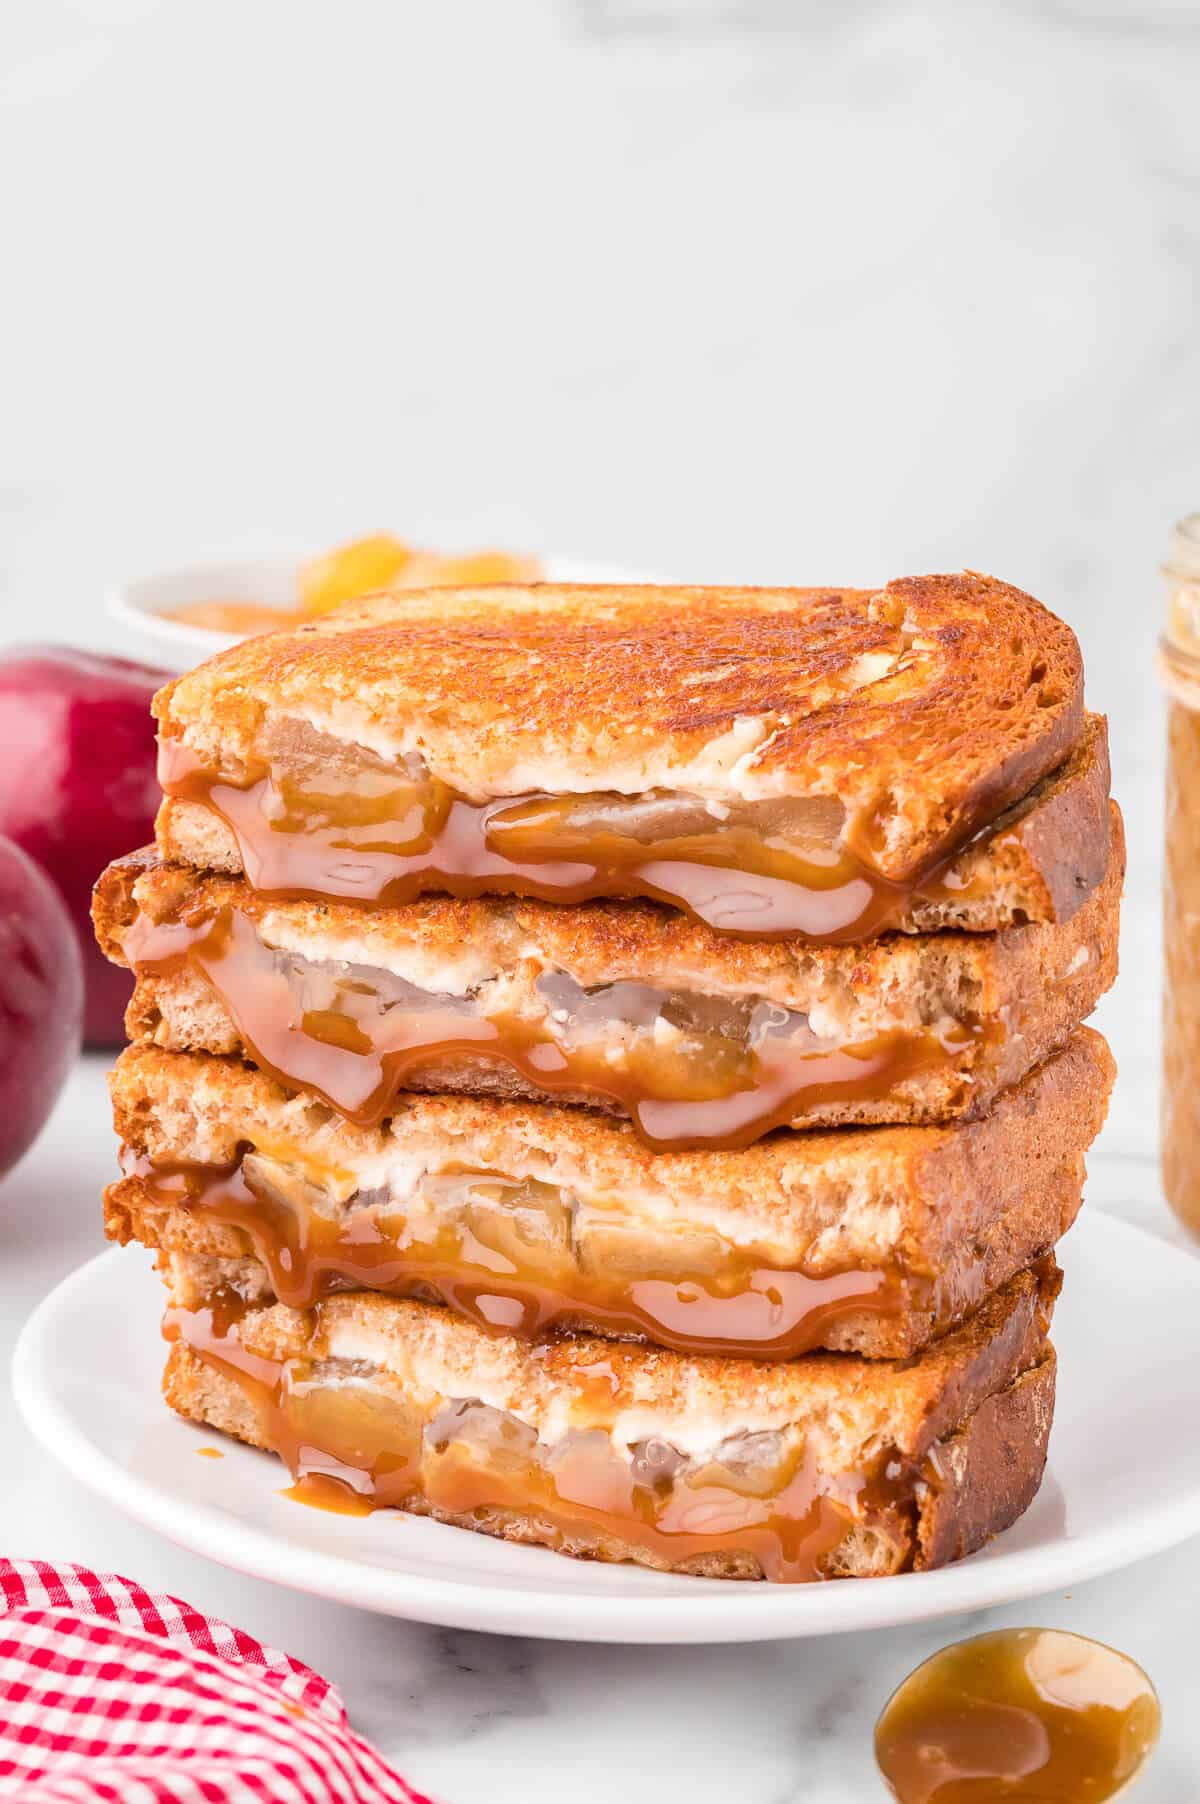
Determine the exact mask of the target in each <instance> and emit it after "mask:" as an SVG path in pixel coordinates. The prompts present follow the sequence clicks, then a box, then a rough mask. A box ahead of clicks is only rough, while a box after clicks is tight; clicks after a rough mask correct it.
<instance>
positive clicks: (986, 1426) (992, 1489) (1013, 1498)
mask: <svg viewBox="0 0 1200 1804" xmlns="http://www.w3.org/2000/svg"><path fill="white" fill-rule="evenodd" d="M1055 1377H1056V1362H1055V1357H1054V1350H1053V1348H1047V1351H1046V1355H1045V1357H1044V1358H1043V1359H1042V1360H1041V1361H1040V1363H1039V1364H1038V1365H1036V1366H1033V1367H1032V1368H1031V1369H1030V1370H1029V1371H1028V1372H1023V1373H1022V1374H1021V1376H1020V1377H1019V1378H1016V1379H1014V1380H1013V1382H1012V1384H1010V1385H1009V1386H1008V1388H1007V1389H1006V1390H1003V1391H997V1392H996V1393H995V1394H994V1395H993V1396H991V1397H985V1398H984V1400H983V1402H982V1403H981V1404H980V1405H979V1407H978V1409H976V1411H975V1412H974V1414H973V1415H972V1416H970V1417H968V1419H967V1421H966V1422H965V1423H964V1425H963V1426H962V1427H961V1428H959V1429H957V1430H956V1431H955V1433H954V1434H952V1435H948V1436H947V1437H946V1439H945V1440H944V1441H942V1442H940V1443H939V1445H938V1446H937V1448H936V1449H935V1450H934V1451H933V1453H932V1454H931V1456H930V1464H931V1465H932V1466H934V1467H935V1468H936V1470H937V1473H938V1482H937V1483H936V1484H933V1485H931V1486H930V1488H929V1489H928V1490H927V1491H926V1492H925V1493H924V1494H923V1495H922V1496H921V1498H920V1500H919V1504H920V1507H919V1513H918V1519H917V1530H916V1542H917V1550H916V1554H915V1556H914V1559H913V1565H914V1567H915V1568H916V1570H917V1571H919V1572H921V1571H928V1570H930V1569H931V1568H933V1567H936V1566H946V1565H949V1564H950V1562H951V1561H953V1560H961V1559H963V1558H964V1557H965V1556H966V1555H967V1554H970V1553H974V1552H975V1551H976V1549H977V1548H980V1547H982V1546H983V1545H984V1543H985V1542H987V1541H990V1540H991V1539H992V1538H993V1537H994V1536H996V1535H998V1534H1002V1533H1003V1531H1004V1530H1005V1529H1006V1528H1011V1526H1012V1524H1013V1523H1014V1522H1016V1521H1017V1519H1018V1518H1019V1517H1021V1516H1023V1515H1024V1514H1025V1511H1026V1510H1027V1509H1028V1508H1029V1506H1030V1504H1031V1503H1032V1502H1033V1500H1034V1498H1035V1497H1036V1496H1037V1494H1038V1490H1039V1488H1040V1486H1041V1482H1042V1475H1043V1473H1044V1472H1045V1469H1046V1452H1047V1449H1048V1447H1049V1443H1050V1429H1051V1425H1052V1423H1053V1421H1054V1391H1055Z"/></svg>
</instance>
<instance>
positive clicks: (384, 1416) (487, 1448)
mask: <svg viewBox="0 0 1200 1804" xmlns="http://www.w3.org/2000/svg"><path fill="white" fill-rule="evenodd" d="M246 1313H247V1310H246V1306H245V1305H244V1304H242V1303H240V1302H239V1300H238V1299H236V1298H234V1297H233V1296H232V1295H228V1296H224V1297H220V1298H215V1299H212V1300H210V1302H209V1304H208V1305H207V1306H205V1307H202V1308H198V1309H186V1308H180V1307H176V1308H171V1309H168V1311H167V1313H166V1316H165V1318H164V1324H163V1332H164V1335H165V1336H166V1338H167V1339H168V1340H170V1341H174V1340H177V1339H181V1340H183V1341H184V1342H185V1343H186V1344H187V1345H188V1346H189V1347H190V1348H191V1350H192V1351H193V1352H194V1353H196V1354H197V1355H198V1356H199V1357H200V1358H201V1359H203V1360H205V1361H206V1362H207V1363H208V1364H210V1365H212V1366H213V1367H214V1369H216V1370H218V1371H220V1372H222V1373H223V1374H224V1375H225V1376H227V1377H229V1378H231V1379H233V1380H234V1381H235V1382H236V1383H237V1384H238V1385H239V1386H240V1387H241V1389H242V1391H243V1393H244V1394H245V1395H246V1397H247V1398H248V1400H249V1401H250V1402H251V1404H252V1406H253V1407H254V1409H255V1411H256V1413H257V1417H258V1422H259V1430H260V1433H261V1436H262V1439H263V1442H264V1443H265V1444H266V1445H267V1446H268V1447H270V1448H271V1449H272V1450H273V1451H274V1452H276V1453H278V1454H279V1455H280V1456H281V1457H282V1458H283V1460H284V1461H285V1463H286V1464H287V1466H288V1468H289V1470H290V1471H291V1473H292V1475H293V1479H294V1480H295V1483H294V1484H293V1486H292V1487H291V1489H290V1490H289V1491H288V1492H287V1493H285V1495H288V1496H291V1497H294V1498H296V1499H297V1500H298V1501H301V1502H306V1503H313V1504H315V1505H316V1506H317V1507H319V1508H323V1509H329V1508H333V1509H336V1510H342V1511H344V1512H345V1513H348V1514H353V1515H358V1514H363V1513H365V1512H366V1511H368V1510H373V1509H389V1508H394V1509H413V1508H418V1509H419V1508H421V1507H422V1506H424V1507H426V1508H429V1509H433V1510H435V1511H439V1512H441V1513H443V1514H446V1515H451V1516H456V1517H460V1518H461V1517H466V1518H473V1520H474V1525H475V1526H479V1527H485V1526H490V1527H497V1526H499V1525H501V1524H502V1523H503V1522H504V1521H506V1520H508V1519H510V1518H512V1517H516V1516H520V1517H526V1518H527V1517H530V1516H532V1517H534V1518H535V1519H536V1521H537V1523H538V1527H539V1534H538V1539H539V1541H544V1542H545V1544H547V1545H549V1546H552V1547H554V1548H556V1549H559V1550H562V1549H563V1548H567V1549H569V1550H570V1551H573V1552H588V1551H596V1550H597V1549H600V1548H603V1547H604V1546H605V1544H606V1543H608V1544H610V1545H611V1540H612V1539H618V1540H620V1541H621V1542H623V1543H625V1544H627V1545H633V1546H636V1547H639V1548H641V1549H644V1550H645V1551H647V1552H649V1553H651V1554H653V1555H656V1556H657V1557H658V1558H659V1559H661V1560H662V1561H664V1562H665V1563H666V1564H667V1565H668V1566H671V1567H678V1566H683V1565H685V1564H687V1563H689V1562H693V1561H696V1560H700V1559H703V1558H705V1557H712V1556H722V1555H725V1556H727V1555H729V1554H743V1555H751V1556H753V1558H754V1559H755V1560H756V1561H757V1562H758V1564H759V1566H760V1567H761V1569H762V1572H763V1575H764V1576H765V1577H766V1578H768V1579H770V1580H774V1581H776V1582H781V1583H789V1584H796V1583H805V1582H808V1581H811V1580H815V1579H820V1578H823V1577H825V1576H826V1572H827V1563H828V1560H829V1557H830V1555H832V1554H833V1553H834V1552H835V1550H836V1549H837V1548H838V1546H839V1545H840V1543H841V1542H842V1540H843V1539H844V1538H845V1535H846V1533H847V1530H848V1528H849V1527H850V1525H851V1524H852V1522H855V1521H861V1520H864V1519H865V1520H867V1521H868V1522H869V1521H870V1520H872V1519H873V1518H882V1517H890V1518H891V1519H892V1520H893V1522H894V1521H895V1519H896V1517H897V1515H898V1514H903V1513H904V1512H905V1511H906V1510H909V1509H911V1505H912V1497H913V1490H914V1484H915V1480H916V1477H917V1472H916V1470H915V1469H914V1468H913V1467H912V1466H911V1465H908V1464H906V1463H905V1462H902V1461H899V1460H896V1459H889V1458H887V1456H886V1455H881V1456H880V1458H879V1460H878V1461H877V1462H876V1464H875V1466H874V1468H873V1470H872V1471H871V1472H869V1473H867V1472H861V1473H845V1474H840V1475H837V1476H834V1477H830V1476H828V1475H825V1474H822V1473H821V1472H820V1471H819V1470H818V1469H817V1466H816V1462H815V1460H814V1459H813V1457H812V1456H811V1454H810V1453H809V1452H808V1451H807V1449H806V1448H805V1447H804V1446H803V1445H800V1446H798V1447H792V1448H791V1449H790V1450H788V1451H786V1452H784V1453H783V1454H782V1455H781V1457H780V1459H779V1460H778V1461H777V1462H776V1463H775V1464H773V1465H769V1466H751V1467H748V1468H747V1467H742V1466H735V1465H732V1464H730V1463H728V1462H724V1461H720V1460H717V1459H713V1460H711V1461H709V1462H708V1463H707V1464H706V1465H704V1466H703V1467H701V1468H699V1469H698V1470H697V1469H694V1467H692V1466H691V1465H688V1464H687V1462H685V1461H684V1459H683V1458H682V1456H681V1455H679V1454H677V1453H676V1452H675V1451H674V1449H672V1448H670V1447H669V1446H668V1445H667V1444H666V1443H664V1442H649V1443H645V1442H644V1443H641V1448H642V1461H641V1469H640V1470H635V1467H634V1465H633V1464H632V1463H630V1462H628V1461H626V1460H625V1459H623V1458H621V1457H620V1456H619V1455H618V1454H617V1453H616V1451H615V1450H614V1448H613V1445H612V1442H611V1440H610V1438H609V1435H608V1434H607V1432H606V1431H605V1430H604V1429H603V1428H601V1427H599V1426H596V1427H586V1428H576V1429H571V1430H569V1431H568V1432H567V1433H566V1434H565V1435H564V1436H563V1437H562V1439H561V1440H559V1441H556V1442H554V1443H553V1444H549V1445H547V1444H545V1443H542V1442H541V1441H539V1439H538V1436H537V1434H536V1431H535V1430H534V1429H533V1428H532V1427H530V1426H529V1425H528V1424H526V1423H524V1422H521V1421H520V1420H518V1419H517V1418H516V1417H514V1416H511V1415H506V1414H504V1413H503V1412H501V1411H498V1410H495V1409H492V1408H491V1407H490V1406H488V1405H485V1404H482V1403H480V1402H479V1401H478V1400H476V1399H446V1400H444V1401H443V1402H442V1404H441V1405H440V1407H438V1408H437V1409H436V1410H435V1411H434V1412H433V1413H432V1414H424V1415H423V1414H422V1413H421V1412H420V1411H419V1410H418V1408H417V1407H416V1405H415V1404H414V1403H413V1402H412V1400H411V1399H410V1398H408V1397H407V1396H405V1395H404V1394H403V1393H402V1392H401V1391H400V1389H399V1387H398V1385H397V1384H396V1382H395V1381H394V1380H393V1381H391V1382H390V1383H389V1381H388V1379H387V1376H386V1375H385V1374H380V1377H379V1379H378V1380H375V1381H372V1382H370V1383H365V1384H364V1383H363V1382H362V1381H361V1379H360V1380H359V1381H358V1382H353V1381H349V1382H348V1381H347V1380H346V1378H345V1377H338V1376H329V1375H328V1374H327V1371H326V1370H323V1368H322V1366H321V1365H320V1364H319V1363H314V1362H313V1361H311V1360H268V1359H264V1358H263V1357H262V1356H261V1355H259V1354H256V1353H253V1352H251V1351H249V1349H247V1347H246V1346H245V1343H244V1340H243V1338H242V1334H241V1326H242V1322H243V1319H244V1316H245V1314H246ZM312 1328H313V1336H312V1339H313V1341H314V1342H315V1343H318V1344H319V1340H320V1331H321V1330H320V1322H319V1311H318V1319H317V1321H316V1322H314V1323H313V1324H312ZM601 1389H602V1386H601ZM685 1466H686V1468H687V1469H686V1470H684V1469H683V1468H684V1467H685Z"/></svg>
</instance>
